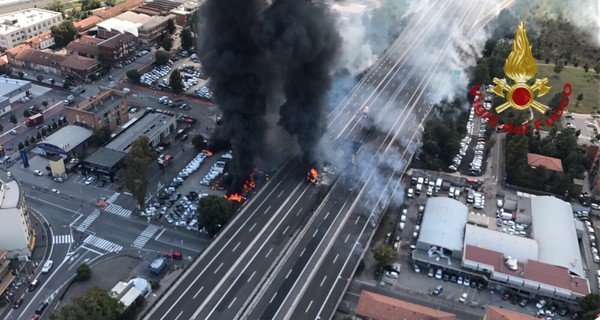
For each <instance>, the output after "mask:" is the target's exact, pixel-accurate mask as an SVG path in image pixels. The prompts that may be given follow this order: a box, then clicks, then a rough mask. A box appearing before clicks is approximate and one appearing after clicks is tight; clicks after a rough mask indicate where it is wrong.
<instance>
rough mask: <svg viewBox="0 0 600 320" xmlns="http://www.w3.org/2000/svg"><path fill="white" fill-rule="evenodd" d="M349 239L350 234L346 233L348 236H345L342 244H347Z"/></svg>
mask: <svg viewBox="0 0 600 320" xmlns="http://www.w3.org/2000/svg"><path fill="white" fill-rule="evenodd" d="M349 238H350V234H349V233H348V235H347V236H346V240H344V243H346V242H348V239H349Z"/></svg>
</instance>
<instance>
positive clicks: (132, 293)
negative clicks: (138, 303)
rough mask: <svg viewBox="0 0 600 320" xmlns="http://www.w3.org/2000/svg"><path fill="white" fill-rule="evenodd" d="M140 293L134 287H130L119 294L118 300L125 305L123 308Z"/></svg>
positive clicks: (140, 293)
mask: <svg viewBox="0 0 600 320" xmlns="http://www.w3.org/2000/svg"><path fill="white" fill-rule="evenodd" d="M141 295H142V292H141V291H140V290H138V289H137V288H135V287H130V288H129V290H127V291H126V292H125V294H123V296H121V298H120V299H119V301H121V303H122V304H123V305H124V306H125V308H127V307H129V306H130V305H131V304H132V303H133V302H134V301H135V299H137V298H138V297H139V296H141Z"/></svg>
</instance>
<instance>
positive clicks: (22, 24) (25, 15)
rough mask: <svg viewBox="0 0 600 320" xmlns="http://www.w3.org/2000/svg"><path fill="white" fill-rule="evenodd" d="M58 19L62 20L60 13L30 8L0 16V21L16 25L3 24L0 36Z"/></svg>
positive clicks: (0, 28)
mask: <svg viewBox="0 0 600 320" xmlns="http://www.w3.org/2000/svg"><path fill="white" fill-rule="evenodd" d="M54 17H58V18H59V19H62V14H61V13H60V12H54V11H50V10H44V9H38V8H31V9H25V10H19V11H14V12H10V13H6V14H3V15H0V21H2V22H4V21H15V20H16V23H3V24H2V25H1V27H0V34H10V33H13V32H15V31H17V30H19V29H21V28H27V27H29V26H32V25H34V24H36V23H39V22H41V21H44V20H47V19H52V18H54Z"/></svg>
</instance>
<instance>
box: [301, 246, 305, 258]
mask: <svg viewBox="0 0 600 320" xmlns="http://www.w3.org/2000/svg"><path fill="white" fill-rule="evenodd" d="M304 251H306V247H305V248H304V249H302V252H300V256H301V257H302V255H303V254H304Z"/></svg>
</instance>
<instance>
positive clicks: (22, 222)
mask: <svg viewBox="0 0 600 320" xmlns="http://www.w3.org/2000/svg"><path fill="white" fill-rule="evenodd" d="M0 201H1V202H0V221H2V223H0V251H4V252H5V255H6V258H7V259H16V258H23V257H31V251H32V250H33V246H34V244H35V234H34V230H33V227H32V226H31V218H30V214H29V207H28V206H27V203H26V202H25V197H23V196H22V194H21V192H20V188H19V185H18V184H17V182H16V181H14V180H13V181H0Z"/></svg>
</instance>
